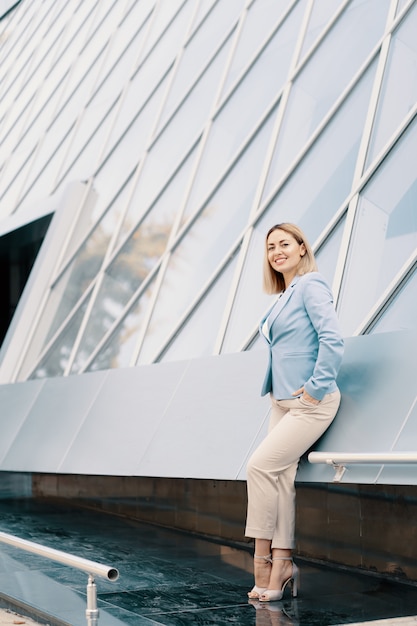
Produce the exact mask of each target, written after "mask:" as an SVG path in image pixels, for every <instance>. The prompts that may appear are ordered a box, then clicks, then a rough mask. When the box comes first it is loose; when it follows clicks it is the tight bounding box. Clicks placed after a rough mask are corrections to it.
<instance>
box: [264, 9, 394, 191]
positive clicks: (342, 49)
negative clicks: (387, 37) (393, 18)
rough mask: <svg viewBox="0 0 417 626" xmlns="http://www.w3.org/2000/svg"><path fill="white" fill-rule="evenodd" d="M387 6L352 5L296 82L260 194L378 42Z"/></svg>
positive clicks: (303, 140) (275, 180)
mask: <svg viewBox="0 0 417 626" xmlns="http://www.w3.org/2000/svg"><path fill="white" fill-rule="evenodd" d="M388 6H389V0H369V1H368V2H363V1H362V0H355V1H354V2H352V3H351V4H350V5H349V7H348V9H347V10H346V11H345V12H344V13H343V15H342V17H341V18H340V19H339V20H338V22H337V24H336V25H335V26H334V27H333V29H332V30H331V31H330V33H329V34H328V35H327V37H326V38H325V40H324V41H323V42H322V44H321V45H320V47H319V48H318V50H316V52H315V54H314V55H313V57H312V58H311V59H310V60H309V62H308V63H307V65H306V66H305V67H304V68H303V70H302V71H301V73H300V74H299V76H298V77H297V79H296V81H295V83H294V85H293V87H292V89H291V94H290V97H289V100H288V103H287V107H286V111H285V115H284V119H283V125H282V128H281V130H280V133H279V136H278V142H277V146H276V150H275V154H274V157H273V160H272V165H271V170H270V173H269V176H268V181H267V184H266V186H265V191H264V193H265V195H268V194H269V193H270V191H271V189H272V187H273V186H274V185H275V184H276V183H277V181H278V180H279V179H280V177H281V176H282V174H283V173H284V171H285V170H286V169H287V168H288V166H289V164H290V163H291V161H292V160H293V159H294V158H295V157H296V155H297V154H298V153H299V151H300V150H301V149H302V147H303V145H304V144H305V143H306V142H307V140H308V139H309V138H310V137H311V135H312V133H313V132H314V130H315V129H316V128H317V126H318V125H319V123H320V122H321V121H322V119H323V118H324V116H325V115H326V113H328V111H329V110H330V108H331V107H332V105H333V104H334V103H335V101H336V100H337V98H338V97H339V96H340V94H341V93H342V92H343V90H344V89H345V88H346V86H347V85H348V83H349V81H350V80H351V79H352V78H353V76H354V75H355V73H356V72H357V71H358V69H359V67H360V65H361V64H362V63H363V62H364V60H365V59H366V57H367V56H368V55H369V53H370V52H371V50H372V48H373V47H374V46H375V44H376V42H377V40H378V39H379V37H381V35H382V33H383V32H384V25H385V21H386V15H387V10H388ZM352 33H355V36H354V37H353V36H352Z"/></svg>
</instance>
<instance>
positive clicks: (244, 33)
mask: <svg viewBox="0 0 417 626" xmlns="http://www.w3.org/2000/svg"><path fill="white" fill-rule="evenodd" d="M291 2H292V0H285V1H283V0H281V1H280V2H277V1H276V0H255V2H253V3H252V4H251V6H250V7H249V10H248V13H247V15H246V18H245V21H244V23H243V28H242V29H241V31H240V34H239V41H238V44H237V48H236V50H235V52H234V55H233V60H232V64H231V66H230V69H229V72H228V75H227V79H226V82H225V85H224V88H223V94H226V93H227V92H228V91H229V89H230V87H231V86H232V84H233V83H234V82H235V80H236V79H237V77H238V76H239V74H240V73H241V72H242V71H243V69H244V68H245V67H246V65H248V63H249V61H250V60H251V58H252V56H253V55H254V54H255V52H256V51H257V50H258V49H259V48H260V46H261V45H262V44H263V43H264V41H265V39H266V38H267V36H268V34H269V33H270V32H271V29H272V27H273V26H274V25H275V24H277V23H278V21H279V20H280V19H281V18H282V16H283V15H284V13H285V11H287V9H288V7H289V5H290V3H291ZM300 5H303V8H302V10H303V11H304V10H305V3H304V0H303V2H301V3H300ZM299 8H300V9H301V6H300V7H299ZM275 37H276V35H275ZM275 61H280V57H279V55H277V57H276V59H275ZM269 71H270V72H271V73H272V68H271V67H270V68H269ZM272 82H274V83H275V80H274V81H272ZM275 86H276V91H277V90H278V88H279V87H278V85H275Z"/></svg>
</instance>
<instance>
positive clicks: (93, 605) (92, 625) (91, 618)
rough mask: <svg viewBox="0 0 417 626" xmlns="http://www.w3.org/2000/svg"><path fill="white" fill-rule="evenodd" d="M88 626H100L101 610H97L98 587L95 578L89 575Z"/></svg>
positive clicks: (86, 612)
mask: <svg viewBox="0 0 417 626" xmlns="http://www.w3.org/2000/svg"><path fill="white" fill-rule="evenodd" d="M85 614H86V616H87V626H98V616H99V610H98V608H97V585H96V583H95V580H94V577H93V576H92V575H91V574H89V576H88V583H87V608H86V611H85Z"/></svg>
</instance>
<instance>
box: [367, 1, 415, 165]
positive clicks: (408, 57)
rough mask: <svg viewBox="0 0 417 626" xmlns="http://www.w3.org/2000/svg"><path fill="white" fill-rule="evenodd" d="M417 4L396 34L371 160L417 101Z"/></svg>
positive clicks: (374, 130)
mask: <svg viewBox="0 0 417 626" xmlns="http://www.w3.org/2000/svg"><path fill="white" fill-rule="evenodd" d="M416 30H417V6H415V7H414V9H413V10H412V11H411V12H410V13H409V14H408V16H407V18H406V20H405V21H404V22H403V23H402V26H401V27H400V28H399V29H398V31H397V32H396V33H395V34H394V36H393V39H392V42H391V48H390V55H389V58H388V63H387V68H386V71H385V76H384V80H383V84H382V89H381V96H380V101H379V104H378V111H377V117H376V120H375V123H374V128H373V133H372V137H371V144H370V148H369V153H368V157H367V162H368V164H369V163H370V162H371V161H372V160H373V158H374V157H375V155H376V154H377V153H378V152H379V151H380V150H381V148H382V147H383V145H384V144H385V143H386V142H387V141H388V139H389V138H390V136H391V135H392V133H393V132H394V131H395V129H396V128H397V127H398V125H399V124H400V123H401V121H402V119H403V118H404V117H405V116H406V115H407V113H408V112H409V111H410V109H412V108H413V106H414V105H415V104H416V101H417V74H416V64H417V39H416Z"/></svg>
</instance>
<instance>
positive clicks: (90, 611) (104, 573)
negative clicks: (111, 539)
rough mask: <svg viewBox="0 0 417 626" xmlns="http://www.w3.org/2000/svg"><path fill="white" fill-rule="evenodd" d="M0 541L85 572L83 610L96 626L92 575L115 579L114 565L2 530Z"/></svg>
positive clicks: (89, 621)
mask: <svg viewBox="0 0 417 626" xmlns="http://www.w3.org/2000/svg"><path fill="white" fill-rule="evenodd" d="M0 542H2V543H7V544H9V545H11V546H14V547H15V548H19V549H20V550H25V551H26V552H32V553H34V554H38V555H39V556H42V557H45V558H47V559H51V560H52V561H57V562H58V563H62V564H63V565H69V566H70V567H74V568H76V569H79V570H83V571H84V572H87V573H88V582H87V609H86V612H85V613H86V618H87V626H97V624H98V618H99V610H98V608H97V586H96V583H95V580H94V576H100V577H101V578H106V579H107V580H110V581H115V580H117V579H118V578H119V571H118V570H117V569H116V568H115V567H111V566H109V565H102V564H100V563H96V562H95V561H90V560H88V559H84V558H82V557H79V556H75V555H73V554H68V553H67V552H62V551H61V550H55V549H54V548H48V547H46V546H42V545H41V544H39V543H34V542H33V541H27V540H26V539H21V538H20V537H15V536H14V535H9V534H8V533H4V532H0Z"/></svg>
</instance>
